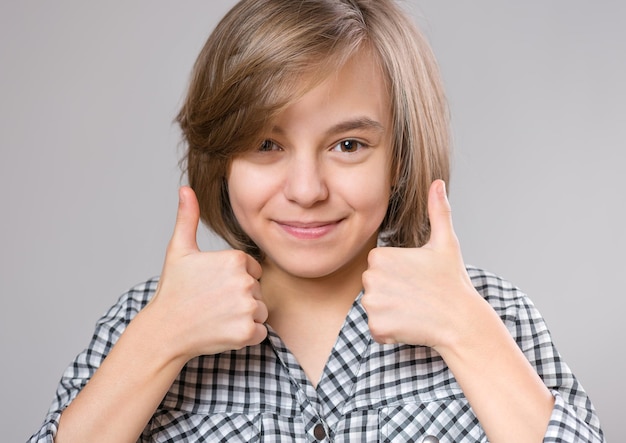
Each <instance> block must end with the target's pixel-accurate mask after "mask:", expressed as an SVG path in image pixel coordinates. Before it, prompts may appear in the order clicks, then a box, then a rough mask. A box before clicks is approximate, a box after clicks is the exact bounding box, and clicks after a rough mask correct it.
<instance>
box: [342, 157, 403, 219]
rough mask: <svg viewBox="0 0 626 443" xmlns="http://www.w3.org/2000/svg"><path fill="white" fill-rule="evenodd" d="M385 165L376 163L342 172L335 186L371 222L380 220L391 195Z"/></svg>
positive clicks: (389, 180) (389, 181)
mask: <svg viewBox="0 0 626 443" xmlns="http://www.w3.org/2000/svg"><path fill="white" fill-rule="evenodd" d="M387 169H388V168H387V167H386V165H385V164H384V163H383V164H377V165H374V166H372V167H370V168H367V169H365V170H361V171H359V172H358V173H355V174H343V176H342V178H340V179H339V181H338V184H337V187H338V188H340V189H341V193H342V195H343V196H344V199H345V200H346V201H347V202H348V203H349V204H350V206H352V207H353V208H354V209H355V210H357V211H358V212H360V213H362V215H363V216H364V217H368V218H369V217H371V218H372V220H371V221H372V223H376V222H382V219H383V218H384V216H385V214H386V212H387V206H388V204H389V197H390V195H391V179H390V177H389V174H388V171H387Z"/></svg>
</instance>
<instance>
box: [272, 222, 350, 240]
mask: <svg viewBox="0 0 626 443" xmlns="http://www.w3.org/2000/svg"><path fill="white" fill-rule="evenodd" d="M341 221H342V220H333V221H328V222H311V223H302V222H295V221H276V224H277V225H278V226H280V227H281V228H282V229H283V230H284V231H285V232H287V233H288V234H290V235H291V236H293V237H296V238H298V239H304V240H314V239H318V238H322V237H324V236H326V235H328V234H330V233H331V232H332V231H334V230H335V229H336V228H337V226H338V225H339V224H340V223H341Z"/></svg>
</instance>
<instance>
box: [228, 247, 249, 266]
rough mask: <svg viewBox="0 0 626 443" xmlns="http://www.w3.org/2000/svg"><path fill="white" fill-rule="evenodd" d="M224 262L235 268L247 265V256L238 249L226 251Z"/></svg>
mask: <svg viewBox="0 0 626 443" xmlns="http://www.w3.org/2000/svg"><path fill="white" fill-rule="evenodd" d="M224 261H225V262H227V263H228V264H230V265H231V266H234V267H241V266H245V265H246V254H245V252H243V251H239V250H236V249H233V250H229V251H224Z"/></svg>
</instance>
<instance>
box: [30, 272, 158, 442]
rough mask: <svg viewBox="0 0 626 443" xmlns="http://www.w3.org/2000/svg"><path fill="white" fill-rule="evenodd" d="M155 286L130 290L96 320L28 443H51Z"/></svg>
mask: <svg viewBox="0 0 626 443" xmlns="http://www.w3.org/2000/svg"><path fill="white" fill-rule="evenodd" d="M157 282H158V279H157V278H154V279H151V280H148V281H147V282H145V283H142V284H140V285H137V286H135V287H133V288H132V289H130V290H129V291H128V292H126V293H125V294H123V295H122V296H121V297H120V298H119V300H118V301H117V303H115V305H113V306H112V307H111V308H110V309H109V310H108V311H107V313H106V314H105V315H104V316H103V317H102V318H100V320H98V322H97V323H96V329H95V331H94V334H93V337H92V339H91V342H90V343H89V346H88V347H87V349H85V350H84V351H83V352H81V353H80V354H78V356H76V358H75V359H74V361H73V362H72V363H71V364H70V365H69V366H68V368H67V369H66V370H65V372H64V373H63V375H62V376H61V381H60V382H59V385H58V387H57V391H56V396H55V399H54V401H53V402H52V405H51V406H50V409H49V410H48V413H47V415H46V417H45V419H44V422H43V424H42V426H41V428H40V429H39V431H37V432H36V433H35V434H33V436H32V437H31V438H30V439H29V440H28V443H35V442H37V443H53V441H54V437H55V436H56V433H57V429H58V426H59V419H60V417H61V413H62V412H63V411H64V410H65V408H67V406H68V405H69V404H70V403H71V402H72V401H73V400H74V399H75V398H76V396H77V395H78V393H79V392H80V391H81V389H82V388H83V387H84V386H85V385H86V384H87V382H88V381H89V380H90V379H91V377H92V376H93V374H94V373H95V372H96V370H97V369H98V368H99V367H100V364H101V363H102V361H103V360H104V358H105V357H106V356H107V355H108V354H109V352H110V351H111V348H112V347H113V345H115V343H117V340H118V339H119V337H120V336H121V335H122V332H124V330H125V329H126V326H128V324H129V323H130V321H131V320H132V319H133V318H134V317H135V315H137V313H138V312H139V311H140V310H141V309H142V308H143V307H144V306H145V305H146V304H147V303H148V301H149V300H150V298H152V295H153V294H154V292H155V290H156V286H157Z"/></svg>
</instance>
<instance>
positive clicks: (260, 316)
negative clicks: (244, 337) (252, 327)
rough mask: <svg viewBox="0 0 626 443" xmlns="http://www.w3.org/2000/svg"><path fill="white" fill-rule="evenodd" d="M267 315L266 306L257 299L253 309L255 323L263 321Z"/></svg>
mask: <svg viewBox="0 0 626 443" xmlns="http://www.w3.org/2000/svg"><path fill="white" fill-rule="evenodd" d="M268 315H269V313H268V311H267V306H266V305H265V303H263V302H261V301H259V302H258V303H257V307H256V310H255V311H254V321H255V322H256V323H265V320H267V317H268Z"/></svg>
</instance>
